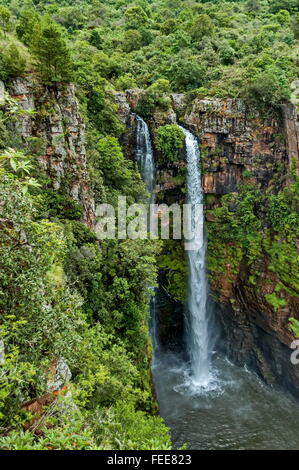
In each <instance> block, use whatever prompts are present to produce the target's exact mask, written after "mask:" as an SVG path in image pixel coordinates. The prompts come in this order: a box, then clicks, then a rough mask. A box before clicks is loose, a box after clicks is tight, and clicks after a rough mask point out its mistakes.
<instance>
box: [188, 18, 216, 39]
mask: <svg viewBox="0 0 299 470" xmlns="http://www.w3.org/2000/svg"><path fill="white" fill-rule="evenodd" d="M213 29H214V25H213V23H212V20H211V18H210V17H209V15H206V14H202V15H198V16H197V17H196V18H195V20H194V21H193V22H192V25H191V28H190V34H191V37H192V39H193V40H194V41H198V40H200V39H202V38H203V37H204V36H210V35H211V34H212V33H213Z"/></svg>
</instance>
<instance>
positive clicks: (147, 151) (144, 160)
mask: <svg viewBox="0 0 299 470" xmlns="http://www.w3.org/2000/svg"><path fill="white" fill-rule="evenodd" d="M136 121H137V129H136V154H135V155H136V157H135V158H136V161H137V163H138V166H139V169H140V173H141V176H142V179H143V181H144V183H145V187H146V189H147V191H148V192H149V194H150V204H154V203H155V193H154V187H155V160H154V152H153V147H152V142H151V136H150V132H149V128H148V125H147V124H146V122H144V120H143V119H142V118H141V117H140V116H137V115H136ZM152 291H153V296H152V298H151V301H150V325H149V330H150V337H151V341H152V345H153V365H154V364H155V358H156V352H157V350H158V347H159V344H158V339H157V329H156V312H157V309H156V295H155V289H154V288H152Z"/></svg>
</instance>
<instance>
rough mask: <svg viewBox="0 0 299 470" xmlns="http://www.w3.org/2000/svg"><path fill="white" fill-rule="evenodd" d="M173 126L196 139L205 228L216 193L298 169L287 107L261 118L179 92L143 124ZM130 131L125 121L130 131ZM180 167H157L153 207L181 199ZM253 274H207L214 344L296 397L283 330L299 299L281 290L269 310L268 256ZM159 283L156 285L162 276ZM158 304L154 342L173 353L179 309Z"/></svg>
mask: <svg viewBox="0 0 299 470" xmlns="http://www.w3.org/2000/svg"><path fill="white" fill-rule="evenodd" d="M126 98H127V100H128V102H129V103H130V106H131V108H132V109H133V110H134V109H135V108H136V106H137V104H138V99H139V98H140V92H138V90H129V91H128V92H127V95H126ZM127 122H128V121H127ZM176 122H178V123H180V124H182V125H184V126H186V127H188V128H189V129H190V130H191V131H192V132H193V133H194V134H195V135H196V136H198V138H199V140H200V144H201V159H202V184H203V188H204V192H205V193H206V195H208V196H209V197H210V199H209V198H207V201H210V202H207V204H206V218H207V225H208V226H209V221H213V222H215V220H214V219H213V216H212V215H211V212H212V211H209V209H211V208H214V207H217V205H218V204H219V201H220V200H221V197H222V196H223V195H225V194H229V193H237V192H238V185H239V184H240V183H241V182H247V183H248V182H249V183H256V184H257V185H258V187H260V188H261V190H262V191H270V192H275V191H278V190H279V189H281V188H283V187H284V186H285V185H287V184H288V182H289V174H290V168H291V167H295V168H297V169H298V168H299V165H298V162H299V146H298V142H299V127H298V118H297V113H296V110H295V107H294V106H292V105H286V106H284V107H283V109H282V110H281V113H277V114H276V115H275V116H268V117H265V116H263V115H262V114H261V113H259V112H257V111H256V110H255V109H253V108H250V107H248V106H246V105H245V103H244V102H242V101H241V100H237V99H236V100H233V99H227V100H220V99H195V100H191V101H190V100H188V99H187V97H186V96H185V95H183V94H176V95H172V107H171V109H170V110H169V111H168V112H164V113H161V111H157V113H154V114H153V116H152V117H151V118H150V119H149V120H148V124H149V126H150V128H151V131H152V134H153V135H154V134H155V129H156V128H157V127H158V126H160V125H164V124H169V123H176ZM130 129H131V130H132V127H130V124H129V125H128V133H129V134H130V132H131V130H130ZM184 166H185V162H184V161H182V160H181V159H179V160H178V161H177V162H175V163H171V164H169V163H168V164H166V165H164V166H163V165H162V166H160V167H158V168H157V185H156V194H157V200H158V201H159V202H166V203H172V202H174V201H175V200H176V201H182V200H183V198H184V195H183V193H182V191H181V189H182V186H183V184H182V181H181V180H180V179H179V178H178V173H179V171H180V169H181V168H182V167H184ZM233 210H234V208H232V211H233ZM220 232H221V225H219V233H220ZM298 252H299V241H298ZM254 270H255V271H257V272H258V273H259V276H258V280H257V282H256V284H255V285H253V284H252V283H251V282H250V272H249V269H248V266H247V265H246V262H245V261H241V262H240V263H239V266H238V269H237V270H236V272H232V271H231V267H230V265H223V266H222V268H221V269H219V270H218V271H217V273H211V274H212V275H211V276H210V288H211V295H212V297H213V298H214V299H216V303H215V313H216V318H217V319H218V321H219V324H220V325H221V329H222V333H223V336H224V338H225V341H223V342H221V344H219V347H220V348H221V349H222V350H224V352H225V354H227V355H228V357H229V358H230V359H231V360H233V361H234V362H235V363H236V364H239V365H244V364H246V365H248V366H249V367H250V368H252V369H254V370H255V371H256V372H257V373H258V374H259V375H260V376H261V377H262V378H263V379H264V380H265V381H266V382H267V383H269V384H279V385H284V386H287V387H288V388H289V389H290V390H291V391H292V392H293V393H294V394H295V395H296V396H298V398H299V367H298V366H295V365H293V364H292V363H291V360H290V356H291V353H292V352H293V351H292V349H291V348H290V345H291V343H292V341H293V340H294V337H293V335H292V334H291V333H290V331H289V318H290V317H295V318H297V319H299V295H298V296H292V295H290V294H288V293H285V294H284V300H285V302H286V305H285V306H279V308H278V309H276V308H274V307H273V306H272V305H270V304H269V303H268V302H267V300H266V298H265V296H266V295H267V294H270V293H271V292H272V290H273V285H275V283H276V282H277V275H276V274H275V273H274V272H273V271H271V270H269V259H268V258H267V256H262V257H260V258H259V259H257V260H256V261H255V263H254ZM160 280H161V282H163V273H162V275H161V279H160ZM271 289H272V290H271ZM161 307H162V308H161V311H160V316H158V322H159V324H160V331H161V339H162V342H163V344H166V343H167V338H169V342H170V344H171V349H175V347H176V346H175V344H176V342H175V340H174V337H175V336H176V337H177V338H178V341H177V342H178V343H179V341H182V338H183V334H182V330H183V313H182V312H183V306H181V308H178V303H177V302H173V303H171V301H170V300H169V299H167V298H166V297H165V296H163V295H162V303H161ZM172 315H173V323H171V320H170V319H171V316H172ZM180 315H181V322H180V321H179V316H180ZM177 349H179V348H178V345H177Z"/></svg>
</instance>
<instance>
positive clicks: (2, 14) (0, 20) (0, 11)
mask: <svg viewBox="0 0 299 470" xmlns="http://www.w3.org/2000/svg"><path fill="white" fill-rule="evenodd" d="M9 25H10V13H9V10H8V8H6V7H5V6H3V5H0V27H1V29H2V30H3V31H4V35H5V33H6V32H7V31H8V29H9Z"/></svg>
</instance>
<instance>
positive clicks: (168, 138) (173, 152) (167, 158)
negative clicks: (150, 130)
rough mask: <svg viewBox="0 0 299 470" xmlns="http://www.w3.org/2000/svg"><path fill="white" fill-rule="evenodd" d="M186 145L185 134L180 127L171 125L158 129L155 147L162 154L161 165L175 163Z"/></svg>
mask: <svg viewBox="0 0 299 470" xmlns="http://www.w3.org/2000/svg"><path fill="white" fill-rule="evenodd" d="M184 143H185V134H184V132H183V131H182V129H180V128H179V127H178V126H176V125H173V124H169V125H166V126H161V127H159V128H158V129H157V132H156V136H155V145H156V148H157V150H158V151H159V154H160V159H159V163H167V162H175V161H176V160H177V159H178V153H179V150H182V149H183V147H184Z"/></svg>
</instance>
